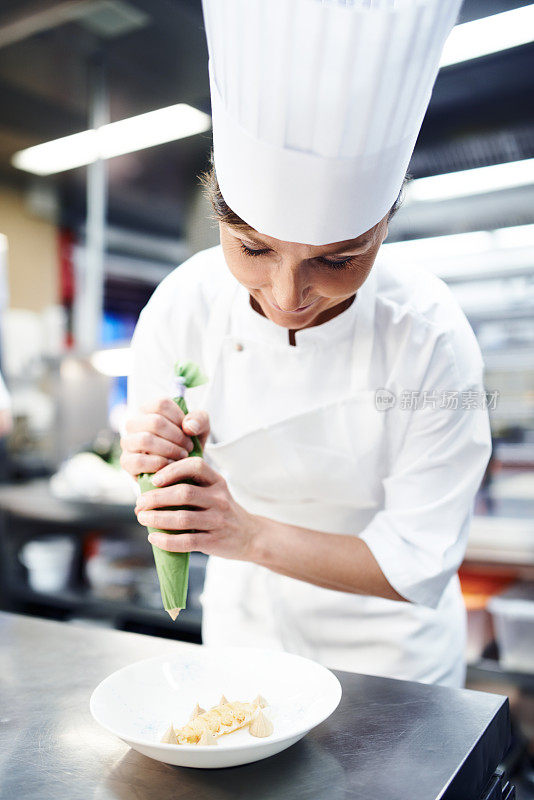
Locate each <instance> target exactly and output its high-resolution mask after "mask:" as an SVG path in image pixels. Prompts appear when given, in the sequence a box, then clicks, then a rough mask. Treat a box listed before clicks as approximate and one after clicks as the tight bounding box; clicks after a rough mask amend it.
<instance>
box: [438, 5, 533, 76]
mask: <svg viewBox="0 0 534 800" xmlns="http://www.w3.org/2000/svg"><path fill="white" fill-rule="evenodd" d="M532 41H534V4H532V3H531V4H530V5H528V6H523V7H522V8H514V9H512V10H511V11H503V12H502V13H501V14H492V15H491V16H489V17H482V19H474V20H473V21H472V22H464V23H463V24H462V25H456V27H455V28H453V29H452V31H451V33H450V35H449V38H448V39H447V41H446V42H445V47H444V48H443V54H442V57H441V62H440V66H441V67H448V66H450V65H451V64H458V63H459V62H461V61H469V60H470V59H472V58H480V57H481V56H487V55H489V54H490V53H498V52H499V51H500V50H508V49H509V48H511V47H518V46H519V45H522V44H528V43H529V42H532Z"/></svg>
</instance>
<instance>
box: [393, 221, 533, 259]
mask: <svg viewBox="0 0 534 800" xmlns="http://www.w3.org/2000/svg"><path fill="white" fill-rule="evenodd" d="M533 246H534V225H514V226H512V227H509V228H497V229H495V230H492V231H470V232H469V233H453V234H451V235H445V236H428V237H424V238H421V239H406V240H404V241H402V242H391V243H389V244H388V243H386V244H385V245H384V249H385V252H386V254H387V255H390V256H391V255H393V256H394V258H395V259H396V260H397V259H399V260H402V261H404V260H406V261H413V260H419V259H421V260H426V259H427V258H428V257H430V256H431V257H432V258H433V259H447V258H450V257H451V256H467V255H475V254H479V253H487V252H491V251H495V250H512V249H514V248H524V247H533Z"/></svg>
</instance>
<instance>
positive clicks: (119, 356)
mask: <svg viewBox="0 0 534 800" xmlns="http://www.w3.org/2000/svg"><path fill="white" fill-rule="evenodd" d="M89 360H90V362H91V364H92V365H93V367H94V368H95V369H96V370H98V372H101V373H102V375H109V377H110V378H118V377H121V376H123V375H129V374H130V370H131V366H132V351H131V349H130V348H129V347H115V348H111V349H109V350H97V351H96V352H94V353H93V355H92V356H91V357H90V359H89Z"/></svg>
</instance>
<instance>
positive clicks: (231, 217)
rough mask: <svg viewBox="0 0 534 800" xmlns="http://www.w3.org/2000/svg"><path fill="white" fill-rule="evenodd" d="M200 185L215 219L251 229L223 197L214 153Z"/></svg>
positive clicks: (401, 196) (394, 210) (397, 205)
mask: <svg viewBox="0 0 534 800" xmlns="http://www.w3.org/2000/svg"><path fill="white" fill-rule="evenodd" d="M409 181H410V176H409V175H408V174H407V175H406V176H405V178H404V180H403V182H402V186H401V189H400V192H399V194H398V196H397V199H396V200H395V202H394V203H393V205H392V206H391V208H390V210H389V214H388V222H389V221H390V220H391V219H393V217H394V216H395V214H396V213H397V211H398V210H399V208H400V207H401V205H402V203H403V200H404V194H405V190H406V186H407V184H408V183H409ZM200 183H201V184H202V187H203V188H204V192H205V194H206V197H207V198H208V200H209V201H210V203H211V207H212V209H213V218H214V219H215V220H216V221H217V222H225V223H226V224H227V225H231V226H232V227H233V228H242V229H250V227H251V226H250V225H248V224H247V223H246V222H245V221H244V220H243V219H241V217H239V216H238V215H237V214H236V213H235V211H232V209H231V208H230V206H229V205H227V203H226V201H225V199H224V197H223V196H222V192H221V190H220V187H219V181H218V180H217V173H216V172H215V164H214V161H213V153H212V155H211V166H210V169H209V170H207V171H206V172H204V173H203V174H202V175H201V176H200Z"/></svg>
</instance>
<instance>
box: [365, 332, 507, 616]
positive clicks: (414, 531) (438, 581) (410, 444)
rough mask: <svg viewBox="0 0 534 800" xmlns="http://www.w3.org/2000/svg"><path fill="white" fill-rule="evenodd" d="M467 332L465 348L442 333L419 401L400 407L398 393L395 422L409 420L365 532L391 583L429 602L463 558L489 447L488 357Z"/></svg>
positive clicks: (406, 594)
mask: <svg viewBox="0 0 534 800" xmlns="http://www.w3.org/2000/svg"><path fill="white" fill-rule="evenodd" d="M469 334H470V337H472V338H470V337H467V341H465V342H464V343H463V344H462V348H463V352H460V354H458V344H456V346H455V345H454V343H451V341H450V340H449V339H448V338H447V337H445V336H444V337H441V338H440V339H439V340H438V342H437V344H436V347H435V349H434V354H433V357H432V359H431V363H430V364H429V366H428V369H427V371H426V375H425V377H424V380H423V383H422V385H421V387H420V394H419V398H420V400H419V407H417V408H415V409H413V410H402V408H398V405H399V398H397V408H395V409H392V410H391V412H393V413H394V414H396V418H395V417H391V418H390V420H389V422H390V423H391V424H395V419H396V420H397V421H398V420H401V421H400V422H399V425H400V426H402V425H403V424H405V422H404V420H402V417H401V416H399V415H402V414H405V415H410V416H409V418H408V424H407V426H406V430H405V433H404V436H403V441H402V445H401V446H399V448H398V452H397V454H396V455H395V456H394V457H393V459H392V464H391V468H390V471H389V474H388V476H387V477H386V479H385V480H384V482H383V488H384V508H383V510H381V511H380V512H378V513H377V514H376V516H375V517H374V518H373V519H372V521H371V522H370V523H369V525H368V526H367V527H366V528H365V529H364V530H363V531H362V532H361V534H360V538H362V539H363V540H364V541H365V542H366V544H367V546H368V547H369V548H370V550H371V552H372V553H373V555H374V557H375V559H376V560H377V562H378V564H379V566H380V568H381V570H382V572H383V573H384V575H385V577H386V578H387V580H388V582H389V583H390V584H391V586H392V587H393V588H394V589H395V590H396V591H397V592H398V593H399V594H400V595H402V596H403V597H404V598H406V599H407V600H409V601H411V602H414V603H418V604H421V605H425V606H429V607H431V608H436V607H437V606H438V604H439V601H440V598H441V595H442V593H443V591H444V589H445V588H446V586H447V584H448V582H449V580H450V579H451V577H452V576H453V575H454V574H455V573H456V572H457V570H458V567H459V566H460V564H461V562H462V560H463V558H464V554H465V549H466V545H467V537H468V532H469V524H470V518H471V512H472V505H473V499H474V496H475V494H476V492H477V490H478V487H479V485H480V482H481V479H482V477H483V475H484V470H485V468H486V466H487V463H488V459H489V455H490V452H491V435H490V430H489V421H488V412H487V409H486V402H485V395H484V390H483V383H482V370H483V365H482V359H481V357H480V351H479V350H478V345H477V344H476V341H475V340H474V336H473V335H472V333H471V331H469ZM458 356H459V357H458ZM425 392H427V393H428V394H426V395H425V394H424V393H425ZM446 393H448V394H446ZM434 396H435V397H436V402H435V404H432V403H431V402H429V398H431V399H432V398H433V397H434ZM425 397H426V398H427V400H426V407H423V406H425V404H424V403H422V402H421V398H425ZM447 398H448V399H449V400H448V403H449V405H450V406H452V407H449V408H447V407H446V405H447V403H446V400H447ZM455 398H456V400H457V406H458V407H457V408H455V407H454V406H455ZM442 405H443V406H445V407H440V406H442ZM470 406H473V407H470ZM474 406H478V407H474ZM385 413H388V414H389V413H390V411H388V412H385Z"/></svg>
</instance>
